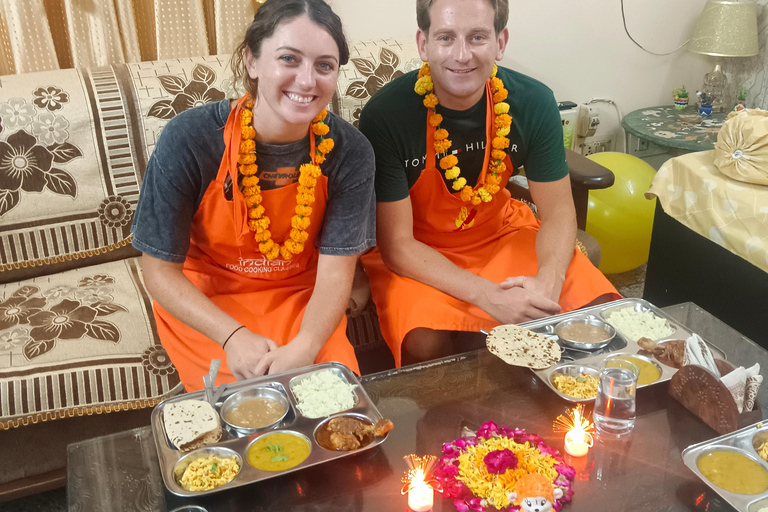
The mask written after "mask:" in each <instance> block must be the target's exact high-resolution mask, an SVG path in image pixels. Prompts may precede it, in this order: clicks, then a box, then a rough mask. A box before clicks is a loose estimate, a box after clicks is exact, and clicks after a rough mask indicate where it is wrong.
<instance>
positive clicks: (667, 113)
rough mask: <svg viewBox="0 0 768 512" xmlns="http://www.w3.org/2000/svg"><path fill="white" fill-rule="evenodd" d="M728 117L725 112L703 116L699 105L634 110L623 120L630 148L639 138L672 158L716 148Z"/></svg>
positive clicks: (634, 145)
mask: <svg viewBox="0 0 768 512" xmlns="http://www.w3.org/2000/svg"><path fill="white" fill-rule="evenodd" d="M727 116H728V112H722V113H713V114H712V115H711V116H710V117H701V116H700V115H699V114H698V109H697V108H696V107H693V106H688V107H686V108H685V109H684V110H677V109H675V107H674V106H672V105H665V106H660V107H648V108H641V109H638V110H635V111H633V112H630V113H629V114H627V115H625V116H624V118H623V119H622V120H621V125H622V126H623V127H624V129H625V130H626V131H627V139H628V140H627V147H628V148H633V147H637V144H636V143H634V141H633V138H637V139H640V140H642V141H647V142H650V143H652V144H655V145H657V146H660V147H662V148H665V149H667V152H668V153H669V154H668V157H674V156H678V155H681V154H683V153H690V152H692V151H707V150H710V149H714V147H715V143H716V142H717V133H718V132H719V131H720V128H721V127H722V126H723V122H724V121H725V118H726V117H727ZM638 156H643V155H642V153H641V154H639V155H638Z"/></svg>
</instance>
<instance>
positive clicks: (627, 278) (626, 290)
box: [0, 265, 646, 512]
mask: <svg viewBox="0 0 768 512" xmlns="http://www.w3.org/2000/svg"><path fill="white" fill-rule="evenodd" d="M645 270H646V265H643V266H642V267H639V268H637V269H635V270H631V271H629V272H624V273H621V274H609V275H607V276H606V277H607V278H608V280H609V281H611V283H613V285H614V286H615V287H616V288H617V289H618V290H619V293H621V294H622V295H623V296H624V297H634V298H640V297H642V296H643V286H644V284H645ZM66 510H67V493H66V490H65V489H57V490H54V491H49V492H46V493H42V494H38V495H35V496H30V497H28V498H23V499H21V500H17V501H14V502H11V503H0V512H6V511H8V512H11V511H13V512H43V511H45V512H64V511H66Z"/></svg>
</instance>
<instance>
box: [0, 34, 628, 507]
mask: <svg viewBox="0 0 768 512" xmlns="http://www.w3.org/2000/svg"><path fill="white" fill-rule="evenodd" d="M350 50H351V57H352V59H351V61H350V63H349V64H347V65H346V66H344V67H343V68H342V69H341V72H340V77H339V85H338V89H337V94H336V95H335V96H334V99H333V101H332V103H331V105H330V106H329V107H330V109H331V111H333V112H335V113H337V114H339V115H341V116H342V117H344V118H345V119H347V120H348V121H349V122H351V123H353V124H355V125H356V124H357V121H358V119H359V115H360V111H361V109H362V107H363V105H364V104H365V102H366V101H367V100H368V98H370V97H371V96H372V95H373V94H374V93H375V92H376V90H378V89H379V88H380V87H381V86H382V85H383V84H385V83H386V82H388V81H389V80H391V79H393V78H396V77H397V76H400V75H401V74H403V73H405V72H408V71H410V70H413V69H416V68H418V67H419V66H420V65H421V61H420V59H419V57H418V53H417V51H416V48H415V44H414V43H413V42H402V41H398V40H394V39H388V40H378V41H375V42H362V43H358V44H354V45H352V46H351V47H350ZM236 96H238V94H237V93H236V92H235V91H234V90H233V85H232V78H231V73H230V72H229V58H228V56H208V57H199V58H187V59H174V60H167V61H156V62H141V63H133V64H119V65H114V66H109V67H105V68H98V69H79V70H75V69H67V70H56V71H46V72H40V73H32V74H26V75H11V76H5V77H2V79H1V80H0V270H1V272H0V436H2V437H0V439H2V446H3V449H4V452H5V453H4V456H3V462H4V463H3V465H2V469H0V501H6V500H10V499H13V498H16V497H20V496H23V495H26V494H31V493H36V492H40V491H43V490H46V489H50V488H55V487H58V486H61V485H63V484H64V482H65V476H66V471H65V468H66V446H67V444H69V443H71V442H76V441H81V440H85V439H88V438H91V437H95V436H98V435H104V434H108V433H111V432H117V431H121V430H125V429H129V428H132V427H137V426H142V425H147V424H149V414H150V412H151V409H152V407H153V406H154V405H155V404H157V403H158V402H159V401H161V400H163V399H164V398H166V397H168V396H171V395H173V394H176V393H180V392H182V391H183V389H182V386H181V385H180V383H179V378H178V375H177V373H176V371H175V369H174V367H173V365H172V364H171V362H170V359H169V358H168V355H167V354H166V352H165V351H164V349H163V347H162V345H161V344H160V341H159V339H158V336H157V331H156V328H155V323H154V318H153V316H152V300H151V297H150V296H149V294H148V293H147V290H146V288H145V287H144V284H143V282H142V275H141V266H140V262H139V259H138V257H139V253H138V252H137V251H136V250H135V249H133V248H132V247H131V244H130V242H131V235H130V226H131V222H132V219H133V213H134V211H135V209H136V204H137V202H138V199H139V192H140V189H141V181H142V177H143V174H144V171H145V169H146V165H147V161H148V159H149V157H150V155H151V154H152V150H153V148H154V146H155V144H156V141H157V138H158V135H159V134H160V132H161V131H162V129H163V126H164V125H165V124H166V123H167V122H168V120H170V119H172V118H173V117H174V116H176V115H177V114H179V113H180V112H182V111H184V110H187V109H189V108H193V107H194V106H196V105H199V104H202V103H206V102H209V101H216V100H221V99H224V98H233V97H236ZM574 159H575V160H574ZM572 160H574V161H573V162H572ZM569 165H570V167H571V169H572V176H573V177H574V190H575V194H576V195H577V196H578V194H581V196H580V197H581V201H580V202H581V203H582V204H583V208H582V210H583V211H585V210H586V202H585V200H584V199H583V198H584V197H585V192H584V190H586V189H588V188H591V187H596V188H602V187H605V186H609V185H610V184H611V183H612V182H613V175H612V174H611V173H610V171H608V170H606V169H604V168H602V167H600V166H597V165H596V164H593V163H592V162H590V161H588V160H586V159H584V158H581V157H579V156H578V155H575V153H574V154H570V155H569ZM580 170H581V172H580ZM579 190H581V192H579ZM577 201H578V199H577ZM583 211H582V214H583ZM359 300H360V301H362V304H364V305H360V307H359V308H356V311H355V314H354V315H350V316H351V317H350V322H349V326H348V330H347V333H348V336H349V338H350V340H351V341H352V342H353V344H354V345H355V348H356V352H357V354H358V358H359V359H360V364H361V369H362V370H363V372H364V373H367V372H372V371H378V370H383V369H386V368H390V367H392V366H393V365H394V363H393V360H392V357H391V354H390V353H389V350H388V349H387V347H386V344H385V343H384V342H383V339H382V338H381V333H380V332H379V329H378V320H377V318H376V313H375V308H374V306H373V303H372V302H371V301H368V302H367V303H366V302H365V301H366V298H365V293H364V291H363V292H362V293H361V294H360V298H359Z"/></svg>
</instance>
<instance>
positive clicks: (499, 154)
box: [413, 62, 512, 231]
mask: <svg viewBox="0 0 768 512" xmlns="http://www.w3.org/2000/svg"><path fill="white" fill-rule="evenodd" d="M497 71H498V68H497V67H496V66H495V65H494V66H493V72H492V73H491V77H490V78H489V80H490V82H491V90H492V92H493V113H494V117H493V126H494V128H495V129H496V136H495V137H494V138H493V140H492V141H491V145H492V146H493V149H492V150H491V158H490V160H489V163H488V170H487V171H488V172H487V173H486V175H485V182H484V183H478V184H477V185H476V186H475V188H472V187H470V186H469V185H467V179H466V178H462V177H461V170H460V169H459V167H458V166H457V165H456V164H457V163H458V162H459V160H458V158H456V156H455V155H454V154H452V153H449V151H450V149H451V144H452V143H451V141H450V140H449V139H448V137H449V134H448V130H446V129H444V128H441V127H440V126H441V123H442V122H443V116H441V115H440V114H438V113H437V112H436V110H435V109H436V108H437V105H438V104H439V101H438V98H437V96H436V95H435V93H434V92H432V91H433V89H434V87H433V84H432V75H431V72H430V70H429V63H428V62H425V63H424V64H423V65H422V66H421V70H419V79H418V80H417V81H416V85H415V86H414V88H413V89H414V91H416V94H419V95H421V96H424V102H423V103H424V106H425V107H427V110H429V124H430V125H432V126H434V127H435V134H434V144H433V146H434V150H435V154H436V155H441V154H445V156H444V157H442V158H441V159H440V168H441V169H443V171H444V172H445V179H446V180H449V181H451V180H453V184H452V185H451V187H452V188H453V190H456V191H460V192H461V193H460V196H459V197H460V198H461V200H462V201H464V202H465V203H471V204H472V205H473V206H472V209H471V210H468V209H467V208H466V207H462V208H461V210H460V213H459V216H458V217H457V218H456V221H455V222H456V231H460V230H463V229H469V228H471V227H472V225H473V223H474V218H475V215H476V214H477V206H478V205H479V204H480V203H488V202H490V201H491V200H492V199H493V196H494V194H496V192H498V191H499V190H501V186H502V184H501V175H502V173H504V171H505V170H506V168H507V166H506V164H505V163H504V159H505V158H506V157H507V154H506V152H505V151H504V150H505V149H506V148H508V147H509V138H508V137H507V136H508V135H509V132H510V130H511V126H512V116H510V115H509V103H506V102H505V101H504V100H506V99H507V95H508V92H507V89H506V88H505V87H504V83H503V82H502V81H501V79H500V78H496V72H497ZM481 176H482V174H481ZM475 189H477V190H475Z"/></svg>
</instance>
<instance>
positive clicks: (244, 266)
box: [225, 255, 299, 274]
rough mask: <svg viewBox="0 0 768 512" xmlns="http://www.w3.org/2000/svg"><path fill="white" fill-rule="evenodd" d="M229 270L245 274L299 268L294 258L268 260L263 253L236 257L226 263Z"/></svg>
mask: <svg viewBox="0 0 768 512" xmlns="http://www.w3.org/2000/svg"><path fill="white" fill-rule="evenodd" d="M225 266H226V267H227V268H228V269H229V270H234V271H235V272H243V273H246V274H269V273H271V272H287V271H289V270H294V269H297V268H299V262H298V261H296V260H290V261H285V260H282V259H274V260H268V259H267V258H265V257H264V256H263V255H259V256H258V257H256V258H242V257H241V258H238V259H237V263H227V264H226V265H225Z"/></svg>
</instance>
